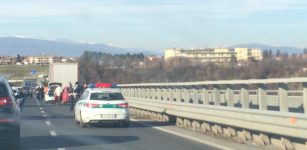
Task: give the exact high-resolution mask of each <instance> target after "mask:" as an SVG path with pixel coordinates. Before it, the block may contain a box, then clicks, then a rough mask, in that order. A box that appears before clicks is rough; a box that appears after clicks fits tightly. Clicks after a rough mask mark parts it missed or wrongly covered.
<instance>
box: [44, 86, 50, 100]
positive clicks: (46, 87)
mask: <svg viewBox="0 0 307 150" xmlns="http://www.w3.org/2000/svg"><path fill="white" fill-rule="evenodd" d="M48 91H49V88H48V85H47V84H45V86H44V94H45V95H48ZM44 98H46V97H45V96H44Z"/></svg>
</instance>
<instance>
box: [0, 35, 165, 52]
mask: <svg viewBox="0 0 307 150" xmlns="http://www.w3.org/2000/svg"><path fill="white" fill-rule="evenodd" d="M84 51H97V52H104V53H110V54H123V53H144V54H145V55H154V54H160V53H161V52H160V53H159V52H158V51H149V50H145V49H142V48H121V47H115V46H110V45H106V44H97V43H85V42H73V41H68V40H40V39H29V38H18V37H2V38H0V55H8V56H16V55H17V54H20V55H22V56H31V55H57V56H66V57H78V56H81V55H82V54H83V52H84Z"/></svg>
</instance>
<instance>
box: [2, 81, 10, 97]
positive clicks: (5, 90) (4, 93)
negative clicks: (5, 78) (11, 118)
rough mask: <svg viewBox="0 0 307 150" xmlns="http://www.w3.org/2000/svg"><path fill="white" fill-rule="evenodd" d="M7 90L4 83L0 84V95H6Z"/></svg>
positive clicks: (7, 93) (7, 94)
mask: <svg viewBox="0 0 307 150" xmlns="http://www.w3.org/2000/svg"><path fill="white" fill-rule="evenodd" d="M8 96H9V92H8V90H7V88H6V86H5V85H4V84H0V97H8Z"/></svg>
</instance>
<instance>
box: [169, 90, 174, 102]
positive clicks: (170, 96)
mask: <svg viewBox="0 0 307 150" xmlns="http://www.w3.org/2000/svg"><path fill="white" fill-rule="evenodd" d="M174 91H175V89H174V88H172V87H170V88H169V100H170V101H171V102H173V101H174V93H175V92H174Z"/></svg>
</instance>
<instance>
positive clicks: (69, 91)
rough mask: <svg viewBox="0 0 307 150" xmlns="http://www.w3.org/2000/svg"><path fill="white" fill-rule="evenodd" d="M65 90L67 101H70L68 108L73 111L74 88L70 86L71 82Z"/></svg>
mask: <svg viewBox="0 0 307 150" xmlns="http://www.w3.org/2000/svg"><path fill="white" fill-rule="evenodd" d="M67 91H68V95H69V101H70V110H71V111H73V110H74V89H73V87H72V84H71V82H69V86H68V90H67Z"/></svg>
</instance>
